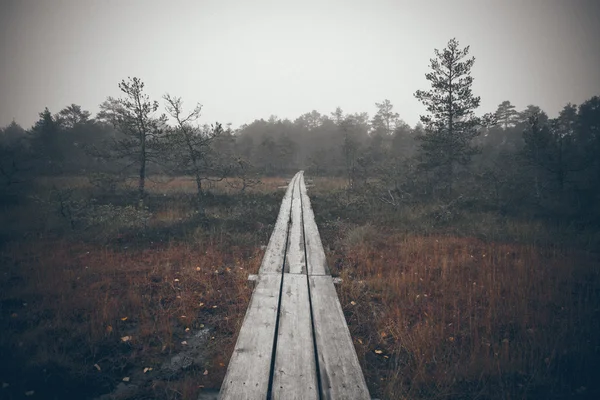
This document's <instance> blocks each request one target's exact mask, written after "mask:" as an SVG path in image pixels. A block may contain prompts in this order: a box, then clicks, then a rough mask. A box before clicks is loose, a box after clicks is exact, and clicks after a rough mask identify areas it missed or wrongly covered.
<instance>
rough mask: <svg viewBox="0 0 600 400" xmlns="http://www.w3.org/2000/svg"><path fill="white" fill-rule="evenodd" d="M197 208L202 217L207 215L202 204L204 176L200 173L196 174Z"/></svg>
mask: <svg viewBox="0 0 600 400" xmlns="http://www.w3.org/2000/svg"><path fill="white" fill-rule="evenodd" d="M196 209H197V211H198V216H199V217H200V218H205V217H206V213H205V212H204V207H203V204H202V177H201V176H200V175H198V174H196Z"/></svg>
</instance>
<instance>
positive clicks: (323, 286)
mask: <svg viewBox="0 0 600 400" xmlns="http://www.w3.org/2000/svg"><path fill="white" fill-rule="evenodd" d="M308 278H309V284H310V295H311V301H312V312H313V321H314V327H315V341H316V344H317V346H316V347H317V353H318V360H319V372H320V380H321V398H322V399H365V400H369V399H370V396H369V390H368V389H367V384H366V382H365V378H364V375H363V373H362V370H361V368H360V364H359V363H358V357H357V356H356V350H355V348H354V344H353V343H352V338H351V337H350V331H349V330H348V325H347V324H346V319H345V317H344V313H343V311H342V306H341V305H340V301H339V300H338V296H337V293H336V291H335V287H334V286H333V281H332V279H331V276H326V275H322V276H309V277H308Z"/></svg>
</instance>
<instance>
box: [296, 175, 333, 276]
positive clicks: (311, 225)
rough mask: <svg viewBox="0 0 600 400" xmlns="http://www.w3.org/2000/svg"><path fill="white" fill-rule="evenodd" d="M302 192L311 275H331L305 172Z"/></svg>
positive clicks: (307, 253) (305, 241) (307, 254)
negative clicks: (307, 190)
mask: <svg viewBox="0 0 600 400" xmlns="http://www.w3.org/2000/svg"><path fill="white" fill-rule="evenodd" d="M300 193H301V196H302V218H303V220H304V243H305V244H306V258H307V260H306V264H307V271H308V274H309V275H329V268H328V267H327V259H326V258H325V251H324V250H323V244H322V243H321V236H320V235H319V229H318V228H317V223H316V222H315V214H314V213H313V210H312V207H311V205H310V199H309V198H308V194H307V193H306V185H305V183H304V174H303V175H302V176H301V178H300Z"/></svg>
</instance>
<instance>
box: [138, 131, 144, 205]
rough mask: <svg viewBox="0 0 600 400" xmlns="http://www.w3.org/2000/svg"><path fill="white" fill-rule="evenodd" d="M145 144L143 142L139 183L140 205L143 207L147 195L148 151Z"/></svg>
mask: <svg viewBox="0 0 600 400" xmlns="http://www.w3.org/2000/svg"><path fill="white" fill-rule="evenodd" d="M145 147H146V146H145V143H143V142H142V153H141V157H140V178H139V181H138V200H139V205H140V207H142V206H143V205H144V197H145V196H144V195H145V186H146V149H145Z"/></svg>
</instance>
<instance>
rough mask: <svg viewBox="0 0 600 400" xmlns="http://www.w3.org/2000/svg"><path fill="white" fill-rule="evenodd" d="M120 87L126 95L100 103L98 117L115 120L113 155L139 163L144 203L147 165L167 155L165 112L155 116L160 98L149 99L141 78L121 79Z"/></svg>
mask: <svg viewBox="0 0 600 400" xmlns="http://www.w3.org/2000/svg"><path fill="white" fill-rule="evenodd" d="M119 89H121V91H122V92H123V93H124V94H125V97H123V98H119V99H115V98H112V97H109V98H108V99H107V100H106V101H105V102H104V103H102V104H101V105H100V109H101V111H100V112H99V113H98V118H99V119H101V120H104V121H108V122H110V123H112V124H113V125H114V127H115V128H116V130H117V132H118V133H119V134H120V135H119V136H118V137H116V138H115V139H114V140H113V143H112V146H111V150H112V153H111V154H110V156H111V157H117V158H124V159H127V160H128V161H130V163H129V164H128V165H127V166H128V167H129V166H133V165H137V167H138V171H139V180H138V195H139V203H140V206H143V202H144V197H145V183H146V169H147V166H148V164H149V163H150V162H157V163H158V162H160V160H162V159H163V158H164V157H165V141H164V133H165V128H166V116H165V115H161V116H159V117H155V116H154V114H155V113H156V111H157V110H158V102H157V101H150V97H149V96H148V95H147V94H145V93H144V83H143V82H142V81H141V80H140V79H139V78H128V80H127V81H126V80H123V81H121V83H119Z"/></svg>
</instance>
